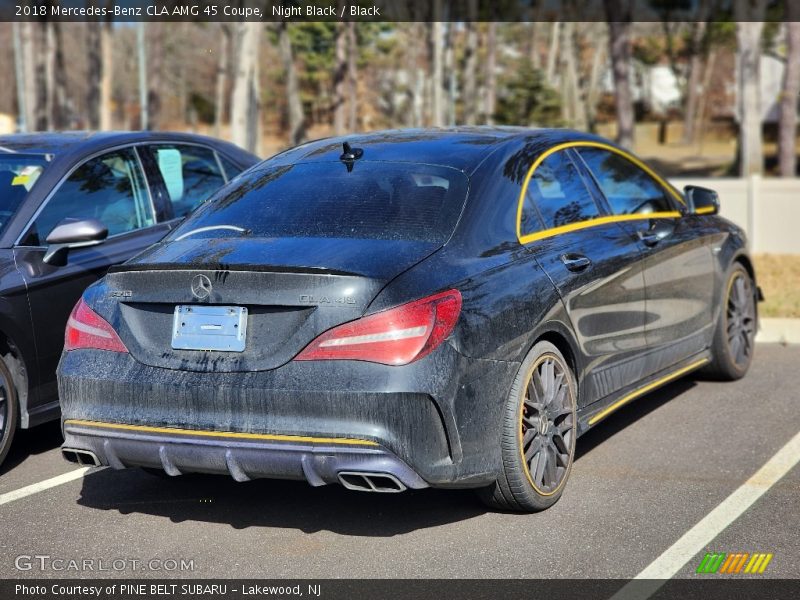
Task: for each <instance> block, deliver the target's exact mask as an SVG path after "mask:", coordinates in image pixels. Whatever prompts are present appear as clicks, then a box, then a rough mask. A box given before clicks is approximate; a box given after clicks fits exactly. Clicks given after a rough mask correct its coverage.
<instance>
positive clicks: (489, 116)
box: [484, 21, 497, 125]
mask: <svg viewBox="0 0 800 600" xmlns="http://www.w3.org/2000/svg"><path fill="white" fill-rule="evenodd" d="M496 104H497V23H495V22H494V21H492V22H491V23H489V25H488V29H487V32H486V103H485V105H484V112H485V114H486V124H487V125H492V124H493V123H494V113H495V108H496Z"/></svg>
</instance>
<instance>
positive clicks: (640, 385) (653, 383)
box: [578, 350, 711, 436]
mask: <svg viewBox="0 0 800 600" xmlns="http://www.w3.org/2000/svg"><path fill="white" fill-rule="evenodd" d="M710 360H711V355H710V353H709V352H708V351H707V350H705V351H703V352H701V353H699V354H695V355H694V356H692V357H690V358H688V359H686V360H683V361H681V362H679V363H677V364H675V365H672V366H671V367H669V368H667V369H663V370H661V371H659V372H658V373H655V374H653V375H651V376H650V377H647V378H646V379H642V380H641V381H638V382H636V383H635V384H633V385H631V386H628V387H626V388H625V389H623V390H620V391H619V392H618V393H615V394H612V395H610V396H607V397H605V398H603V399H601V400H598V401H597V402H593V403H592V404H590V405H589V406H585V407H584V408H582V409H580V410H579V411H578V435H579V436H580V435H582V434H583V433H585V432H586V431H587V430H589V429H590V428H592V427H594V426H595V425H597V424H598V423H600V422H601V421H602V420H603V419H605V418H606V417H608V416H609V415H611V414H612V413H614V412H616V411H617V410H619V409H620V408H622V407H623V406H626V405H627V404H629V403H631V402H633V401H634V400H636V399H637V398H640V397H642V396H644V395H645V394H647V393H649V392H651V391H653V390H655V389H658V388H660V387H661V386H663V385H666V384H668V383H671V382H673V381H676V380H678V379H680V378H681V377H683V376H684V375H688V374H689V373H691V372H693V371H696V370H697V369H700V368H701V367H703V366H705V365H706V364H708V362H709V361H710Z"/></svg>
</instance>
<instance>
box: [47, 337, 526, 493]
mask: <svg viewBox="0 0 800 600" xmlns="http://www.w3.org/2000/svg"><path fill="white" fill-rule="evenodd" d="M516 368H517V366H516V365H514V364H511V363H502V362H499V361H484V360H475V359H469V358H465V357H463V356H462V355H460V354H458V352H456V351H455V350H454V349H452V348H450V347H449V346H445V351H444V352H437V353H434V354H432V355H429V356H428V357H426V358H424V359H423V360H420V361H417V362H415V363H411V364H410V365H406V366H403V367H387V366H385V365H376V364H373V363H365V362H355V361H349V362H348V363H347V364H346V365H345V364H343V361H307V362H294V361H291V362H289V363H287V364H286V365H284V366H282V367H280V368H278V369H274V370H271V371H258V372H256V371H254V372H245V373H225V372H223V373H220V372H206V373H198V372H194V371H180V370H174V369H162V368H156V367H151V366H148V365H144V364H142V363H139V362H137V361H136V360H135V359H134V358H132V357H131V356H130V355H127V354H121V353H114V352H104V351H99V350H78V351H73V352H67V353H65V354H64V355H63V356H62V360H61V363H60V365H59V370H58V380H59V396H60V400H61V404H62V419H63V422H64V434H65V443H64V448H65V449H66V450H67V451H84V452H91V453H92V455H94V456H96V457H97V460H98V462H99V463H100V464H104V465H110V466H112V467H116V468H122V467H127V466H145V467H156V468H161V469H164V470H165V471H166V472H168V473H175V474H177V473H186V472H193V471H199V472H208V473H222V474H229V475H231V476H233V477H234V478H236V479H241V480H245V479H252V478H256V477H272V478H286V479H301V480H302V479H305V480H307V481H309V482H310V483H311V484H312V485H321V484H323V483H334V482H337V481H339V482H342V481H341V478H340V477H339V476H340V475H341V473H347V472H355V473H360V472H367V473H385V474H389V475H391V476H392V477H395V478H396V479H397V480H398V481H399V482H400V483H401V484H402V486H404V487H408V488H419V487H424V486H426V485H430V486H434V487H477V486H481V485H486V484H487V483H491V481H493V480H494V477H495V474H496V473H497V470H498V468H499V466H500V464H501V457H500V453H499V444H498V443H497V440H498V439H499V427H500V415H502V411H501V406H502V403H503V399H504V398H505V396H506V394H507V392H504V391H503V390H502V389H501V386H502V385H503V384H504V382H506V381H510V379H511V377H510V372H511V371H512V370H514V369H516ZM88 462H90V463H91V462H93V461H88ZM172 467H174V468H172Z"/></svg>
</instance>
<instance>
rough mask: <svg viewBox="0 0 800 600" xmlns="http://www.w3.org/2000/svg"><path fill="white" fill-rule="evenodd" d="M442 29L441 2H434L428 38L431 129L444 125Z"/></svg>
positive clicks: (440, 0) (435, 0) (436, 0)
mask: <svg viewBox="0 0 800 600" xmlns="http://www.w3.org/2000/svg"><path fill="white" fill-rule="evenodd" d="M442 27H443V24H442V0H434V1H433V22H432V23H431V36H430V56H431V72H430V82H429V88H430V90H431V100H432V102H431V125H432V126H433V127H441V126H442V125H443V124H444V97H443V96H444V94H443V92H444V90H443V89H442V74H443V72H444V71H443V67H444V65H443V57H442V53H443V45H444V43H443V41H444V40H443V38H444V36H443V34H442Z"/></svg>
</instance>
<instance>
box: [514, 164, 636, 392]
mask: <svg viewBox="0 0 800 600" xmlns="http://www.w3.org/2000/svg"><path fill="white" fill-rule="evenodd" d="M525 194H526V196H525V198H524V204H523V207H524V208H523V211H522V215H521V217H522V218H521V221H522V224H521V233H522V238H521V241H522V242H523V243H524V244H525V245H526V247H527V248H528V249H529V251H530V252H532V253H534V255H535V256H536V259H537V261H538V262H539V264H540V266H541V267H542V269H544V271H545V272H546V273H547V275H548V276H549V278H550V280H551V281H552V282H553V285H554V286H555V287H556V289H557V290H558V292H559V294H560V296H561V298H562V300H563V302H564V305H565V307H566V311H567V314H568V316H569V319H570V321H571V323H572V329H573V331H574V332H575V334H576V337H577V341H578V344H579V346H580V350H581V352H582V354H583V355H584V357H585V359H586V361H587V372H586V378H585V384H584V389H583V391H582V393H581V398H582V403H583V404H590V403H591V402H594V401H595V400H599V399H600V398H603V397H605V396H607V395H609V394H612V393H614V392H615V391H617V390H619V389H621V388H623V387H625V386H626V385H628V384H629V383H630V382H631V381H635V380H636V379H638V378H640V374H641V370H642V365H641V364H640V361H639V359H638V356H639V354H640V353H641V351H642V350H643V349H645V348H646V340H645V296H644V277H643V274H642V265H641V258H642V254H641V250H640V249H639V247H638V245H637V243H636V241H635V240H633V239H631V237H630V235H629V233H628V232H627V231H626V230H625V229H623V228H621V227H620V226H619V224H618V223H616V222H614V220H613V219H609V218H608V215H607V214H606V213H605V212H604V210H603V206H602V205H599V204H598V203H597V201H596V198H595V195H594V194H593V193H592V192H591V189H590V187H589V186H588V185H587V181H586V180H585V177H584V174H583V173H581V170H580V169H579V168H578V164H577V163H576V161H575V157H574V156H573V152H572V150H569V149H567V150H560V151H557V152H554V153H551V154H550V155H549V156H547V157H546V158H545V159H544V160H543V161H542V162H541V163H540V164H539V165H538V166H537V167H536V168H535V170H534V171H533V174H532V175H531V177H530V180H529V182H528V185H527V189H526V191H525Z"/></svg>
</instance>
